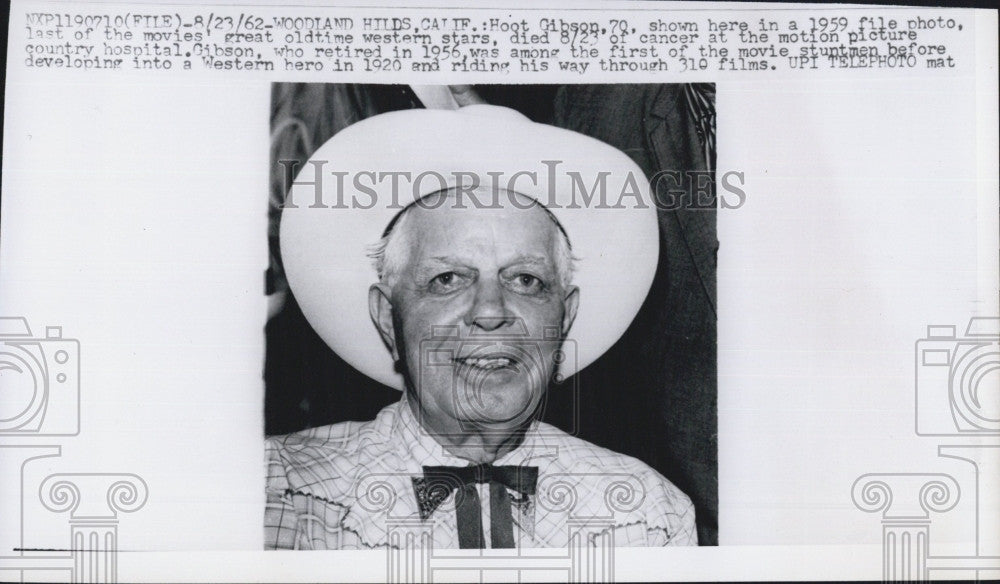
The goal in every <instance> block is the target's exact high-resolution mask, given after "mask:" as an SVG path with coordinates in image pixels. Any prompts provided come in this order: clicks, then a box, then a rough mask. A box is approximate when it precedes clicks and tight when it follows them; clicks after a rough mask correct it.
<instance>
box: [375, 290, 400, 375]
mask: <svg viewBox="0 0 1000 584" xmlns="http://www.w3.org/2000/svg"><path fill="white" fill-rule="evenodd" d="M391 297H392V296H391V291H390V290H389V286H387V285H386V284H381V283H379V284H372V285H371V288H368V314H369V315H371V317H372V322H373V323H375V328H377V329H378V333H379V334H380V335H381V336H382V342H383V343H385V346H386V348H388V349H389V352H390V353H392V358H393V360H394V361H398V360H399V353H398V352H397V351H396V331H395V328H394V327H393V325H392V302H391V301H390V300H389V299H390V298H391Z"/></svg>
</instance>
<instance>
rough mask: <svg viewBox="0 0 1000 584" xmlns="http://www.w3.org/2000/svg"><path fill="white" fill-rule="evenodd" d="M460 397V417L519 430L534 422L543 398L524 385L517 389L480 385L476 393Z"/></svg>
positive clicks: (467, 420)
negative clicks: (533, 393) (540, 398)
mask: <svg viewBox="0 0 1000 584" xmlns="http://www.w3.org/2000/svg"><path fill="white" fill-rule="evenodd" d="M463 397H464V399H458V400H456V406H458V407H457V408H456V410H457V411H456V412H455V413H456V414H457V415H458V417H459V419H461V420H464V421H466V422H469V423H472V424H476V425H477V426H481V427H486V428H492V429H496V430H516V429H517V428H520V427H521V426H524V425H525V424H528V423H529V422H531V420H532V419H533V418H534V416H535V412H536V410H537V409H538V402H539V399H538V398H537V397H536V396H534V395H532V394H531V393H530V392H528V391H526V390H525V389H524V388H518V389H515V390H511V389H505V388H489V387H485V388H484V387H482V386H479V387H478V388H477V392H476V394H471V392H470V394H469V395H465V396H463Z"/></svg>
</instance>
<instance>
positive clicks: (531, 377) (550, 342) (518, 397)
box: [416, 318, 578, 433]
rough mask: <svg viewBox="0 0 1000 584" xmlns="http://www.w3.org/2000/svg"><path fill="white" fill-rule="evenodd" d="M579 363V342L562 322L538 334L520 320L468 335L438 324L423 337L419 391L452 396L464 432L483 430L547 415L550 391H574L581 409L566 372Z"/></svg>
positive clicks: (574, 383) (574, 395) (457, 329)
mask: <svg viewBox="0 0 1000 584" xmlns="http://www.w3.org/2000/svg"><path fill="white" fill-rule="evenodd" d="M576 363H577V347H576V343H575V342H574V341H573V340H572V339H565V338H563V335H562V332H561V330H560V328H559V327H557V326H551V327H545V328H544V329H543V330H542V331H541V333H540V334H536V335H534V336H533V335H532V334H531V333H529V331H528V327H527V326H526V325H525V323H524V321H523V320H522V319H520V318H518V319H515V320H514V321H512V322H510V323H508V324H505V325H504V326H502V327H498V328H497V329H494V330H489V331H487V330H482V329H474V330H473V331H472V332H470V333H467V334H466V335H465V336H463V335H462V331H461V329H460V327H459V326H457V325H435V326H432V327H431V331H430V336H429V337H428V338H424V339H422V340H421V341H420V364H419V367H418V379H417V380H416V385H417V387H416V390H417V391H418V392H434V393H435V394H436V395H435V396H433V397H432V399H435V400H436V401H438V402H439V403H440V400H441V399H442V398H445V399H447V400H448V402H449V403H450V406H451V408H452V410H453V412H454V414H455V415H456V417H457V418H458V419H459V420H460V421H461V422H460V423H461V432H463V433H465V432H470V431H476V432H480V433H481V432H483V431H484V430H487V429H488V428H490V427H495V426H496V425H498V424H499V425H501V426H503V427H510V426H511V425H517V424H520V423H522V422H524V421H527V420H528V419H529V418H532V417H535V416H536V415H537V416H538V417H541V414H542V413H543V412H544V408H545V404H546V398H547V395H548V391H549V390H550V389H555V390H557V391H571V392H572V396H571V400H572V403H573V409H574V411H576V410H577V407H576V398H577V395H578V392H577V391H576V389H577V388H576V385H577V382H576V378H575V377H569V380H571V381H567V378H566V377H565V375H564V374H563V372H564V371H576V369H577V367H576ZM556 386H558V387H556Z"/></svg>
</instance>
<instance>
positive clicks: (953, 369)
mask: <svg viewBox="0 0 1000 584" xmlns="http://www.w3.org/2000/svg"><path fill="white" fill-rule="evenodd" d="M916 349H917V354H916V358H917V363H916V365H917V367H916V392H917V396H916V397H917V404H916V405H917V434H921V435H932V436H945V435H946V436H954V435H963V434H970V433H974V434H1000V319H998V318H973V319H971V320H970V321H969V326H968V328H967V329H966V333H965V336H958V335H957V334H956V330H955V327H954V326H929V327H927V338H925V339H921V340H919V341H917V347H916Z"/></svg>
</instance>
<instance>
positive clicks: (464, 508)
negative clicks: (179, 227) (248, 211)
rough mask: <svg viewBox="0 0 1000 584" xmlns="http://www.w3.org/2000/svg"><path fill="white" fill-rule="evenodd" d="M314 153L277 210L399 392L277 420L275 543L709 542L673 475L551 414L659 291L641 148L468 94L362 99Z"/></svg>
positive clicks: (305, 290) (305, 295) (307, 294)
mask: <svg viewBox="0 0 1000 584" xmlns="http://www.w3.org/2000/svg"><path fill="white" fill-rule="evenodd" d="M326 161H331V162H333V163H335V164H336V166H337V168H336V169H335V172H334V173H333V174H327V175H326V177H324V176H323V165H324V162H326ZM311 162H312V164H311V165H307V167H308V168H311V172H312V173H313V174H312V176H311V177H303V176H301V175H300V177H299V180H298V181H297V183H299V184H300V185H306V186H311V187H312V190H313V192H312V195H314V196H309V197H308V198H303V201H308V203H309V204H308V206H306V204H305V203H304V202H303V203H302V204H296V201H295V198H294V197H292V199H291V203H290V204H287V205H286V209H285V211H284V213H283V216H282V224H281V243H282V256H283V258H284V261H285V266H286V270H287V273H288V278H289V283H290V286H291V289H292V291H293V293H294V294H295V295H296V298H297V300H298V301H299V303H300V305H301V306H302V308H303V313H304V314H305V315H306V317H307V318H308V319H309V322H310V324H311V325H312V326H313V327H314V328H315V329H316V331H317V333H319V335H320V336H321V337H322V338H323V339H324V340H325V341H326V342H327V343H328V344H329V345H330V347H331V348H332V349H333V350H334V351H336V352H337V353H338V354H339V355H341V357H343V358H344V359H345V360H347V361H348V362H349V363H351V364H352V365H354V366H355V367H356V368H358V369H359V370H360V371H362V372H363V373H365V374H367V375H369V376H371V377H372V378H374V379H377V380H379V381H381V382H383V383H386V384H387V385H390V386H393V387H398V388H399V389H401V390H402V399H401V400H400V401H399V402H398V403H395V404H393V405H390V406H389V407H387V408H385V409H384V410H383V411H382V412H381V413H379V415H378V416H377V417H376V418H375V420H373V421H370V422H364V423H358V422H345V423H341V424H334V425H331V426H326V427H323V428H314V429H311V430H306V431H303V432H299V433H296V434H291V435H287V436H282V437H276V438H272V439H269V440H268V442H267V451H268V481H267V508H266V514H265V544H266V545H267V547H269V548H280V549H370V548H378V547H385V546H393V547H399V546H402V545H406V543H405V542H406V541H408V540H407V537H406V534H410V535H414V534H415V535H414V537H413V538H412V539H410V540H409V541H415V542H421V544H422V545H433V546H434V547H436V548H512V547H562V546H567V545H570V544H571V543H572V542H578V543H579V542H591V544H597V543H599V542H603V543H604V544H607V545H634V546H636V545H642V546H646V545H693V544H696V543H697V541H696V540H697V537H696V535H695V529H694V510H693V508H692V505H691V502H690V500H689V499H688V498H687V497H686V496H685V495H684V494H683V493H681V492H680V491H679V490H678V489H677V488H676V487H674V486H673V485H672V484H671V483H670V482H669V481H667V480H666V479H665V478H664V477H662V476H661V475H659V474H658V473H657V472H656V471H654V470H652V469H651V468H649V467H648V466H646V465H645V464H643V463H641V462H640V461H638V460H636V459H633V458H630V457H627V456H623V455H620V454H616V453H614V452H610V451H608V450H605V449H602V448H600V447H597V446H595V445H592V444H589V443H587V442H585V441H582V440H580V439H578V438H575V437H573V436H571V435H569V434H567V433H565V432H563V431H561V430H559V429H557V428H555V427H553V426H550V425H548V424H544V423H542V422H540V421H539V420H538V419H537V417H538V414H539V412H540V411H541V409H542V408H543V406H544V399H545V395H546V392H547V391H549V390H550V388H552V390H553V391H568V390H571V388H567V387H564V385H565V384H563V383H562V381H563V380H564V379H565V378H566V377H568V376H570V375H571V374H572V373H574V372H575V371H577V370H579V369H581V368H583V367H585V366H586V365H587V364H589V363H590V362H592V361H593V360H594V359H596V358H597V357H599V356H600V355H601V354H602V353H603V352H604V351H605V350H607V348H608V347H610V346H611V345H612V344H613V343H614V342H615V341H616V340H617V338H618V337H619V336H620V335H621V334H622V332H623V331H624V330H625V328H626V327H627V326H628V324H629V323H630V322H631V320H632V318H633V317H634V316H635V313H636V311H637V310H638V307H639V305H640V304H641V303H642V300H643V298H644V297H645V294H646V292H647V291H648V288H649V285H650V281H651V279H652V272H653V270H654V269H655V265H656V253H657V251H656V231H655V230H656V220H655V211H654V210H653V209H652V206H651V205H650V198H649V193H648V189H647V188H646V187H645V186H644V185H643V184H642V183H643V181H642V180H637V177H641V176H642V174H641V171H638V169H637V168H636V167H635V166H634V164H633V163H632V162H631V161H630V160H629V159H628V158H627V157H625V156H624V155H623V154H622V153H621V152H619V151H617V150H615V149H613V148H611V147H609V146H607V145H605V144H603V143H601V142H598V141H596V140H593V139H590V138H586V137H584V136H581V135H579V134H576V133H574V132H569V131H566V130H559V129H556V128H551V127H548V126H542V125H539V124H534V123H531V122H529V121H527V120H526V119H524V118H521V117H520V116H519V115H518V114H516V113H515V112H512V111H510V110H505V109H504V108H496V107H492V106H470V107H466V108H462V109H461V110H459V111H457V112H429V111H409V112H395V113H392V114H384V115H381V116H376V117H374V118H369V119H368V120H365V121H364V122H360V123H358V124H355V125H354V126H351V127H350V128H348V129H346V130H344V131H343V132H341V133H340V134H338V135H337V136H335V137H334V138H333V139H331V140H330V142H328V143H327V144H326V145H324V146H323V147H322V148H321V149H320V150H319V151H317V153H316V154H315V155H314V156H313V158H312V161H311ZM373 168H377V169H380V170H382V169H384V170H385V171H389V170H391V171H392V172H391V173H387V172H383V176H390V177H392V180H391V181H383V180H375V179H377V177H378V176H379V175H378V174H376V173H373V172H372V171H371V169H373ZM366 173H367V174H366ZM359 176H362V177H363V176H367V177H368V178H370V179H373V180H371V181H369V182H364V181H358V180H356V179H357V178H358V177H359ZM427 176H433V177H434V180H430V181H428V180H420V177H424V178H426V177H427ZM331 177H335V178H336V179H337V180H334V178H331ZM401 177H402V178H401ZM438 181H439V182H441V183H442V184H436V185H435V184H430V183H435V182H438ZM401 182H402V183H404V184H403V185H402V186H401ZM297 193H307V194H308V193H309V191H308V190H299V191H297ZM359 195H364V197H362V198H359ZM297 196H302V195H297ZM407 199H409V200H407ZM366 243H367V246H365V244H366ZM367 259H370V260H373V263H374V271H371V268H370V267H368V266H365V265H364V263H363V262H364V261H365V260H367ZM366 279H367V280H368V281H367V282H366V281H365V280H366ZM372 280H377V281H375V282H374V283H372ZM590 294H593V296H592V297H591V296H589V295H590ZM571 331H572V334H570V333H571ZM580 399H586V395H585V390H584V391H583V392H582V395H581V396H580Z"/></svg>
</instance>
